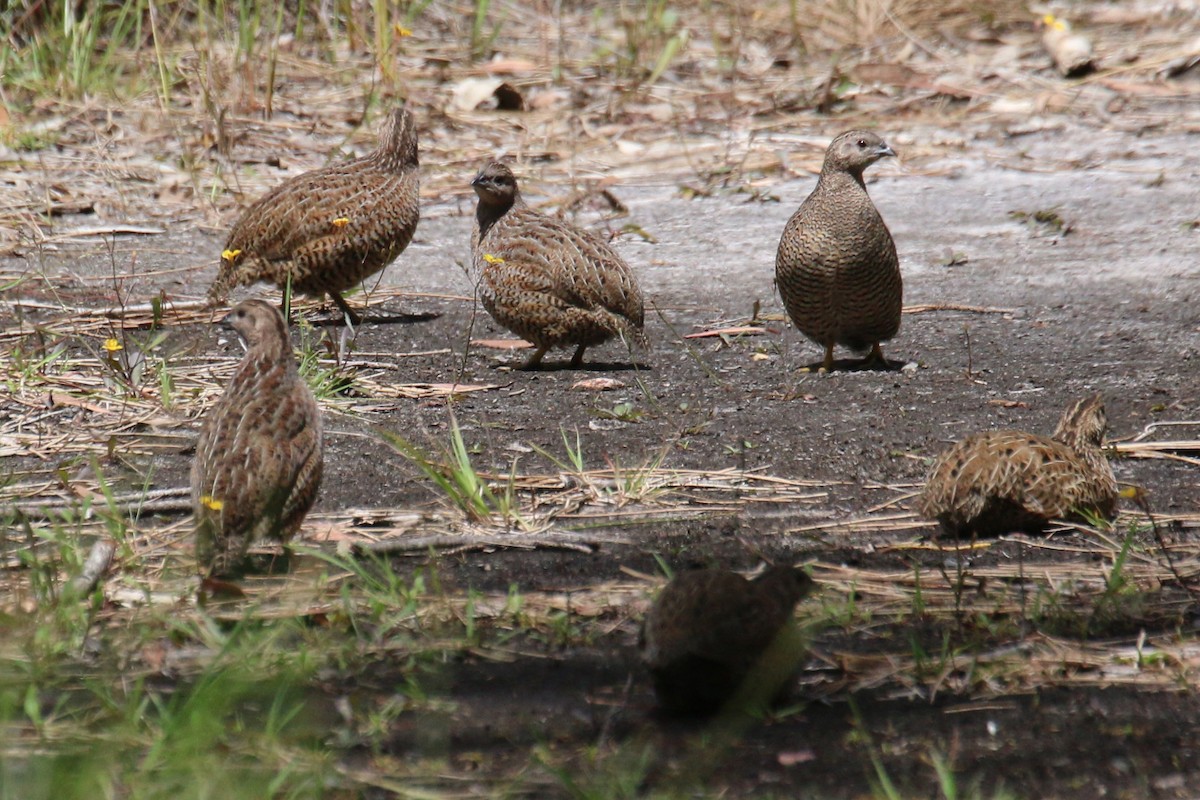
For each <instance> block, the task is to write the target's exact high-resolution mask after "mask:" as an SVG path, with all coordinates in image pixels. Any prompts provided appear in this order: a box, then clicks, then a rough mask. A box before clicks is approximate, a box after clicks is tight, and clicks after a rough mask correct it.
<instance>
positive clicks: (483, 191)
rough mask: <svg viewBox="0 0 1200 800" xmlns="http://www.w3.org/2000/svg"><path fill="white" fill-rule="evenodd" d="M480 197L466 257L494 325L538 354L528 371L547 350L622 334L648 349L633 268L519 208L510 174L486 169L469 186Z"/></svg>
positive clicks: (578, 359) (573, 231)
mask: <svg viewBox="0 0 1200 800" xmlns="http://www.w3.org/2000/svg"><path fill="white" fill-rule="evenodd" d="M471 186H472V187H473V188H474V189H475V193H476V194H477V195H478V196H479V204H478V205H477V206H476V210H475V228H474V231H473V232H472V234H471V254H472V258H473V260H474V268H475V273H476V274H477V275H479V276H480V281H479V298H480V300H481V301H482V302H483V307H484V308H486V309H487V311H488V313H489V314H491V315H492V318H493V319H495V320H496V322H498V323H500V324H501V325H502V326H504V327H505V328H507V329H509V330H510V331H512V332H513V333H515V334H517V335H518V336H520V337H521V338H522V339H525V340H527V341H530V342H532V343H533V344H534V345H536V346H537V350H535V351H534V352H533V355H531V356H530V357H529V360H528V361H526V362H525V364H524V365H523V366H522V367H521V368H522V369H533V368H535V367H536V366H537V365H538V364H539V363H540V362H541V360H542V356H544V355H545V354H546V351H547V350H549V349H550V348H551V347H559V346H562V345H574V346H575V355H574V356H573V357H572V358H571V366H572V367H578V366H580V365H581V364H582V363H583V351H584V350H586V349H587V348H588V347H591V346H592V345H597V344H600V343H601V342H604V341H607V340H608V339H612V338H613V337H616V336H620V337H622V338H624V339H625V340H626V341H628V342H629V343H630V344H636V345H637V346H639V347H641V348H643V349H646V348H648V347H649V343H648V341H647V339H646V334H645V332H644V331H643V325H644V322H645V311H644V308H643V304H642V290H641V288H639V287H638V282H637V278H636V277H634V274H633V270H631V269H630V268H629V265H628V264H626V263H625V261H624V259H622V258H621V257H620V256H619V255H617V252H616V251H615V250H613V249H612V248H611V247H609V245H608V244H607V243H606V242H603V241H601V240H600V239H599V238H597V237H596V236H594V235H593V234H591V233H589V232H588V231H585V230H582V229H580V228H577V227H575V226H574V225H571V224H569V223H567V222H564V221H562V220H558V219H555V218H554V217H550V216H547V215H545V214H542V213H540V212H538V211H535V210H534V209H532V208H530V207H529V206H527V205H526V204H525V201H524V200H523V199H522V198H521V192H520V190H519V189H518V188H517V179H516V177H514V176H513V173H512V170H510V169H509V168H508V167H506V166H505V165H504V164H501V163H499V162H492V163H490V164H488V165H487V166H485V167H484V168H483V169H482V170H481V171H480V173H479V174H478V175H477V176H476V177H475V180H473V181H472V182H471Z"/></svg>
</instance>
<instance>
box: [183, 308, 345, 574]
mask: <svg viewBox="0 0 1200 800" xmlns="http://www.w3.org/2000/svg"><path fill="white" fill-rule="evenodd" d="M223 323H224V324H225V325H227V326H229V327H231V328H233V330H234V331H236V332H237V334H238V335H239V336H240V337H241V339H242V341H243V343H244V344H245V346H246V355H245V357H243V358H242V361H241V363H240V364H239V365H238V368H237V371H236V372H235V373H234V375H233V379H232V380H230V382H229V386H228V387H226V389H225V394H223V395H222V396H221V399H220V400H218V401H217V403H216V405H215V406H214V407H213V408H212V410H211V411H209V413H208V415H207V416H206V417H205V419H204V423H203V425H202V427H201V429H200V437H199V439H198V440H197V442H196V456H195V460H194V461H193V462H192V476H191V484H192V487H191V488H192V508H193V511H194V514H195V522H196V555H197V559H198V561H199V562H200V566H201V568H202V569H203V570H204V571H205V572H206V574H208V575H212V576H227V575H236V574H238V573H239V572H241V571H242V569H243V567H244V561H245V557H246V551H247V549H248V548H249V547H250V546H251V545H253V544H254V543H256V542H258V541H261V540H278V541H283V542H286V541H287V540H288V539H290V538H291V537H292V535H293V534H294V533H295V532H296V531H297V530H298V529H299V528H300V523H301V522H302V521H303V520H304V515H305V514H307V513H308V510H309V509H310V508H311V507H312V504H313V501H314V500H315V499H316V496H317V488H318V486H319V485H320V483H321V459H322V452H323V444H322V433H321V413H320V409H319V408H318V407H317V401H316V399H315V398H314V397H313V394H312V391H311V390H309V388H308V385H307V384H306V383H305V382H304V380H303V378H301V377H300V374H299V372H298V371H297V369H296V360H295V358H294V357H293V356H292V344H291V339H290V337H289V336H288V329H287V324H286V323H285V322H284V319H283V315H282V314H280V313H279V311H278V310H277V309H276V308H275V307H274V306H272V305H270V304H268V303H266V302H264V301H262V300H247V301H245V302H243V303H241V304H239V305H238V306H237V307H236V308H234V309H233V311H231V312H230V313H229V314H228V315H227V316H226V317H225V319H224V320H223Z"/></svg>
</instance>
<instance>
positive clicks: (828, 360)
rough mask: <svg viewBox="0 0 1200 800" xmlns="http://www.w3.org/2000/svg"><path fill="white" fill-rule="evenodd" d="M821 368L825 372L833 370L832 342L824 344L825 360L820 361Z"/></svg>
mask: <svg viewBox="0 0 1200 800" xmlns="http://www.w3.org/2000/svg"><path fill="white" fill-rule="evenodd" d="M821 369H822V370H824V371H825V372H833V344H832V343H830V344H827V345H825V360H824V361H822V362H821Z"/></svg>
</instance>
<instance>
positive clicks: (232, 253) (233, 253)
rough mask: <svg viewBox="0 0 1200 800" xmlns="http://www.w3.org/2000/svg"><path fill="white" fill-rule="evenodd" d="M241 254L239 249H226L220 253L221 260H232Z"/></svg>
mask: <svg viewBox="0 0 1200 800" xmlns="http://www.w3.org/2000/svg"><path fill="white" fill-rule="evenodd" d="M241 254H242V251H241V250H226V251H225V252H223V253H221V260H222V261H230V262H232V261H233V260H234V259H235V258H237V257H238V256H240V255H241Z"/></svg>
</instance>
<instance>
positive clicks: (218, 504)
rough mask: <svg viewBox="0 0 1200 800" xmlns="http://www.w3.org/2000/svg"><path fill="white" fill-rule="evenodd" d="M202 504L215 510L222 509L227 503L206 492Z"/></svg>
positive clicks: (201, 500)
mask: <svg viewBox="0 0 1200 800" xmlns="http://www.w3.org/2000/svg"><path fill="white" fill-rule="evenodd" d="M200 504H201V505H203V506H204V507H205V508H209V509H212V510H213V511H220V510H221V509H222V508H224V507H225V503H223V502H222V501H220V500H218V499H216V498H215V497H213V496H212V495H211V494H206V495H204V496H203V497H201V498H200Z"/></svg>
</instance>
